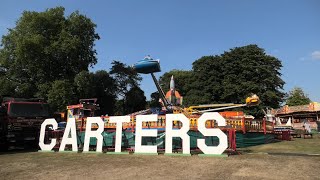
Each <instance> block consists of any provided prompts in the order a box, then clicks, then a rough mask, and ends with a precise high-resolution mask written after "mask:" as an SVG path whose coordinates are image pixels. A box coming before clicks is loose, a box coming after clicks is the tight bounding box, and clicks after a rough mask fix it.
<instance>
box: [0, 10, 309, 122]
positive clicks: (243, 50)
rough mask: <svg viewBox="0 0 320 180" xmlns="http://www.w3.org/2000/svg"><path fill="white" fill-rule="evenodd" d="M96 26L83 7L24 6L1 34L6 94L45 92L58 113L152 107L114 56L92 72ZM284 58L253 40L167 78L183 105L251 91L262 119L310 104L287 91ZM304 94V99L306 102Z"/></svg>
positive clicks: (0, 78) (1, 80)
mask: <svg viewBox="0 0 320 180" xmlns="http://www.w3.org/2000/svg"><path fill="white" fill-rule="evenodd" d="M95 29H96V24H94V23H93V22H92V21H91V19H90V18H88V17H86V16H85V15H82V14H80V13H79V12H78V11H76V12H73V13H71V14H70V15H68V16H66V15H65V9H64V8H63V7H56V8H51V9H47V10H46V11H44V12H34V11H24V12H23V13H22V16H21V18H20V19H18V21H17V22H16V26H15V27H14V28H12V29H9V30H8V33H7V34H6V35H4V36H3V37H2V41H1V49H0V84H1V86H0V95H1V96H12V97H24V98H32V97H39V98H44V99H45V100H47V101H48V102H49V104H50V106H51V108H52V110H53V111H63V110H65V108H66V106H67V105H70V104H75V103H77V101H78V100H79V99H81V98H92V97H95V98H98V103H99V104H100V108H101V113H103V114H109V115H113V114H117V115H120V114H129V113H132V112H135V111H138V110H142V109H145V108H146V106H147V102H146V97H145V95H144V92H143V90H141V89H140V87H139V85H140V84H139V83H140V82H141V80H142V78H141V76H140V75H138V74H137V73H136V72H135V71H134V70H133V69H132V68H130V67H129V66H128V65H126V64H124V63H122V62H121V61H119V60H114V61H113V62H112V63H111V65H112V67H111V68H110V70H109V71H106V70H99V71H96V72H90V71H89V68H90V67H93V66H94V65H95V64H96V63H97V57H96V55H97V52H96V50H95V48H94V47H95V41H96V40H99V39H100V36H99V34H98V33H96V32H95ZM281 68H282V64H281V61H280V60H279V59H277V58H276V57H273V56H271V55H268V54H266V52H265V50H264V49H262V48H260V47H258V46H257V45H254V44H251V45H247V46H242V47H235V48H232V49H230V50H229V51H225V52H224V53H222V54H220V55H214V56H203V57H201V58H199V59H197V60H195V61H194V62H193V64H192V70H172V71H169V72H166V73H164V75H163V76H161V77H160V84H161V85H162V88H163V89H164V90H165V91H166V90H168V88H169V82H170V77H171V76H172V75H173V76H174V78H175V84H176V90H178V91H179V92H180V94H181V95H182V96H184V102H183V104H184V106H189V105H198V104H211V103H229V102H230V103H244V100H245V98H246V97H247V96H248V95H250V93H255V94H257V95H258V96H259V97H260V99H261V104H260V105H259V106H258V107H251V108H249V109H247V110H248V111H247V112H248V113H250V114H253V115H256V116H260V115H262V111H261V109H264V108H266V107H271V108H278V107H279V106H280V104H281V103H282V102H283V101H284V100H285V99H286V97H287V99H288V101H287V102H288V104H291V105H292V104H293V105H297V104H301V103H306V102H310V99H309V98H308V97H307V96H306V95H305V94H304V93H303V91H302V89H301V88H300V89H299V88H298V89H294V91H292V92H290V93H289V95H287V96H286V93H284V92H283V86H284V84H285V82H284V81H283V80H282V79H281V73H280V70H281ZM301 99H302V100H301ZM158 100H159V94H158V93H156V92H155V93H152V94H151V101H150V102H149V103H148V106H150V107H160V104H159V101H158Z"/></svg>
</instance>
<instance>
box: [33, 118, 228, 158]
mask: <svg viewBox="0 0 320 180" xmlns="http://www.w3.org/2000/svg"><path fill="white" fill-rule="evenodd" d="M109 118H110V119H109V121H110V122H111V123H116V141H115V152H121V141H122V123H125V122H130V116H110V117H109ZM207 120H216V122H217V124H218V126H225V125H226V121H225V119H224V118H223V117H222V116H221V115H220V114H219V113H217V112H209V113H204V114H202V116H201V117H200V118H199V119H198V130H199V131H200V132H201V133H202V134H203V135H204V136H216V137H218V138H219V145H218V146H207V145H206V143H205V139H198V140H197V145H198V147H199V149H200V150H201V151H202V152H203V153H204V154H213V155H219V154H222V153H223V152H224V150H225V149H226V148H227V147H228V140H227V136H226V134H224V133H223V132H222V131H221V130H220V129H219V128H206V127H205V123H206V121H207ZM145 121H157V115H156V114H152V115H137V116H136V131H135V134H136V137H135V148H134V149H135V152H136V153H157V146H155V145H142V143H141V141H142V137H157V133H158V132H157V129H148V130H146V129H142V122H145ZM173 121H180V122H181V123H182V127H181V129H173V127H172V124H173V123H172V122H173ZM94 123H96V124H98V129H97V130H94V131H92V130H91V126H92V124H94ZM189 123H190V122H189V119H188V118H187V117H186V116H185V115H184V114H167V115H166V128H165V153H168V154H170V153H172V138H173V137H180V138H181V139H182V148H183V152H182V153H183V154H190V137H189V135H188V134H187V133H188V131H189ZM48 125H52V126H53V129H54V130H55V129H57V127H58V124H57V122H56V120H55V119H46V120H45V121H44V122H43V123H42V125H41V131H40V139H39V146H40V148H41V150H44V151H51V150H52V148H53V147H54V146H55V145H56V141H57V140H56V139H52V140H51V143H50V144H44V136H45V129H46V126H48ZM103 131H104V122H103V120H102V119H101V118H100V117H88V118H87V123H86V130H85V140H84V148H83V152H88V151H89V144H90V138H91V137H94V138H97V147H96V151H97V152H102V144H103V136H102V135H101V133H102V132H103ZM69 134H70V137H69ZM67 144H70V145H71V146H72V151H76V152H77V151H78V146H77V136H76V123H75V119H74V118H70V119H68V122H67V125H66V128H65V131H64V135H63V138H62V141H61V144H60V148H59V151H64V150H65V146H66V145H67Z"/></svg>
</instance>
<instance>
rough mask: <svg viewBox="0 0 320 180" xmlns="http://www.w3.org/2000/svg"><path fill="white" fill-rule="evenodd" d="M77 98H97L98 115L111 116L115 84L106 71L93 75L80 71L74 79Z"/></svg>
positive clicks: (115, 89) (113, 107)
mask: <svg viewBox="0 0 320 180" xmlns="http://www.w3.org/2000/svg"><path fill="white" fill-rule="evenodd" d="M74 85H75V88H76V93H77V97H78V98H79V99H83V98H86V99H87V98H97V99H98V101H97V103H98V104H99V106H100V111H99V112H100V113H99V114H100V115H102V114H103V115H105V114H108V115H113V114H114V111H115V101H116V91H117V87H116V83H115V80H114V79H113V78H112V77H111V76H110V74H109V73H108V72H107V71H104V70H99V71H96V72H95V73H91V72H88V71H82V72H80V73H79V74H77V75H76V77H75V79H74Z"/></svg>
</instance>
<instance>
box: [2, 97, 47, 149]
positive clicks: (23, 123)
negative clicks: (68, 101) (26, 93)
mask: <svg viewBox="0 0 320 180" xmlns="http://www.w3.org/2000/svg"><path fill="white" fill-rule="evenodd" d="M48 117H49V106H48V104H47V103H46V102H44V101H43V100H41V99H22V98H3V101H2V104H1V107H0V147H1V149H2V150H7V149H22V148H30V147H37V146H38V142H39V133H40V127H41V124H42V122H43V121H44V120H45V119H46V118H48Z"/></svg>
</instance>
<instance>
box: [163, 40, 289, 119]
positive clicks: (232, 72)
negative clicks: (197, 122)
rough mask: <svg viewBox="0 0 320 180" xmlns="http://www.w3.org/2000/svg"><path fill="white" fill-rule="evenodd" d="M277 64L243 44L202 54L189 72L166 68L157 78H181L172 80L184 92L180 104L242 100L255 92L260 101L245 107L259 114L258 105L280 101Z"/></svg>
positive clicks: (278, 103) (279, 74)
mask: <svg viewBox="0 0 320 180" xmlns="http://www.w3.org/2000/svg"><path fill="white" fill-rule="evenodd" d="M281 67H282V64H281V61H280V60H279V59H277V58H276V57H273V56H271V55H267V54H266V53H265V51H264V49H262V48H260V47H258V46H257V45H247V46H243V47H236V48H233V49H230V50H229V51H226V52H224V53H223V54H221V55H215V56H203V57H201V58H200V59H198V60H196V61H195V62H193V67H192V71H191V72H189V71H186V72H183V71H182V72H183V73H184V74H186V75H185V76H183V77H179V75H174V73H175V72H174V71H173V72H168V74H167V73H166V74H165V76H163V77H162V78H161V79H162V81H161V82H162V83H166V81H168V78H169V77H170V76H171V75H174V77H175V81H177V82H179V81H183V82H184V83H176V89H178V90H181V93H182V94H183V95H184V105H197V104H209V103H241V104H242V103H244V102H245V98H246V97H247V96H248V95H250V94H251V93H255V94H257V95H258V96H259V97H260V99H261V104H260V105H259V107H253V108H249V109H250V111H249V113H251V114H253V115H256V116H262V115H263V113H262V111H261V109H262V108H266V107H272V108H277V107H279V105H280V103H281V102H282V101H283V98H284V95H285V94H284V93H283V91H282V90H283V85H284V81H283V80H282V79H281V73H280V70H281ZM179 74H181V73H179ZM169 82H170V81H169ZM246 109H247V108H246Z"/></svg>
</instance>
